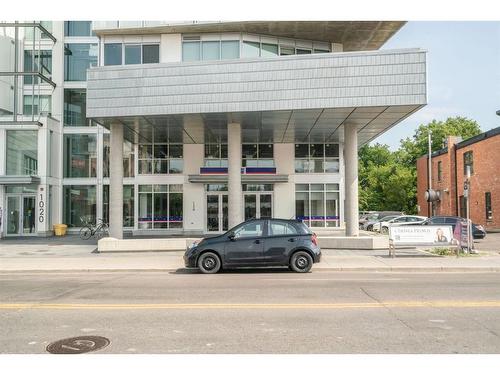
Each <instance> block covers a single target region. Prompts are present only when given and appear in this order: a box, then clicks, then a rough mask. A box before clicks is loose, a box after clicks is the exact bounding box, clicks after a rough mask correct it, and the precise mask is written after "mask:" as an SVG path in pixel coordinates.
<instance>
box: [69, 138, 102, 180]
mask: <svg viewBox="0 0 500 375" xmlns="http://www.w3.org/2000/svg"><path fill="white" fill-rule="evenodd" d="M96 176H97V141H96V135H94V134H64V177H71V178H82V177H96Z"/></svg>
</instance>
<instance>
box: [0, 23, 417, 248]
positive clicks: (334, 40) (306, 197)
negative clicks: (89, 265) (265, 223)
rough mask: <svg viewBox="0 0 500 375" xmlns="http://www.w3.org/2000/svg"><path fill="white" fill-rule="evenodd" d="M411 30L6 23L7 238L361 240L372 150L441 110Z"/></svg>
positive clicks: (2, 108) (1, 184)
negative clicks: (286, 232) (433, 108)
mask: <svg viewBox="0 0 500 375" xmlns="http://www.w3.org/2000/svg"><path fill="white" fill-rule="evenodd" d="M403 24H404V23H402V22H338V21H337V22H326V21H325V22H323V21H322V22H291V21H283V22H281V21H280V22H269V21H266V22H206V23H198V22H192V23H169V22H143V21H141V22H131V21H127V22H101V21H97V22H91V21H88V22H86V21H66V22H44V21H35V22H25V23H21V22H20V23H13V24H0V52H1V55H2V56H6V58H5V59H4V58H2V60H1V61H0V71H1V72H2V74H1V75H0V150H1V152H0V212H1V214H0V218H1V225H0V236H27V235H39V236H40V235H51V234H52V226H53V224H57V223H64V224H67V225H68V226H69V228H70V230H77V229H78V228H79V227H81V226H82V224H83V223H85V222H95V221H96V219H97V218H103V219H104V220H106V221H109V223H110V225H111V235H112V236H114V237H117V238H121V236H122V235H123V232H124V231H129V232H132V233H133V234H151V235H153V234H160V235H169V234H189V235H192V234H203V233H216V232H222V231H225V230H227V229H228V228H229V227H231V226H233V225H235V224H237V223H239V222H241V221H243V220H245V219H248V218H260V217H270V216H273V217H282V218H293V217H295V218H299V219H302V220H304V221H305V222H306V223H307V224H308V225H310V226H311V227H313V228H315V229H316V230H320V229H321V228H323V229H324V230H328V229H331V230H334V229H336V228H339V229H345V230H346V233H347V234H348V235H357V226H358V224H357V211H358V204H357V198H358V197H357V195H358V192H357V149H358V147H360V146H361V145H363V144H365V143H367V142H369V141H370V140H372V139H374V138H375V137H377V136H378V135H379V134H381V133H382V132H384V131H386V130H387V129H389V128H390V127H392V126H394V125H395V124H397V123H398V122H400V121H401V120H403V119H404V118H406V117H407V116H409V115H411V114H412V113H413V112H415V111H417V110H418V109H420V108H421V107H422V106H424V105H425V104H426V101H427V95H426V53H425V51H422V50H419V49H408V50H379V48H380V47H381V46H382V45H383V44H384V43H385V42H386V41H387V40H388V39H389V38H390V37H391V36H392V35H394V33H396V32H397V31H398V30H399V29H400V28H401V27H402V25H403Z"/></svg>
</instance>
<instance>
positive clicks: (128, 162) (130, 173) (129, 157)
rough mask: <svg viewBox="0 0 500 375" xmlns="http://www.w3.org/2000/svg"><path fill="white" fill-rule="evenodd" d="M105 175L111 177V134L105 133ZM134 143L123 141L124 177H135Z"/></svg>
mask: <svg viewBox="0 0 500 375" xmlns="http://www.w3.org/2000/svg"><path fill="white" fill-rule="evenodd" d="M103 144H104V147H103V173H102V175H103V177H109V151H110V149H109V134H103ZM134 160H135V153H134V145H133V144H132V143H130V142H129V141H127V140H124V141H123V177H134V174H135V173H134V170H135V165H134Z"/></svg>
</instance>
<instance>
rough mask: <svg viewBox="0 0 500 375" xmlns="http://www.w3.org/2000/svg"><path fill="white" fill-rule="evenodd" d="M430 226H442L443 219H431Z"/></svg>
mask: <svg viewBox="0 0 500 375" xmlns="http://www.w3.org/2000/svg"><path fill="white" fill-rule="evenodd" d="M431 223H432V224H444V218H443V217H436V218H434V219H431Z"/></svg>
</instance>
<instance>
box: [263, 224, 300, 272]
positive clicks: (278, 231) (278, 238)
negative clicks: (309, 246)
mask: <svg viewBox="0 0 500 375" xmlns="http://www.w3.org/2000/svg"><path fill="white" fill-rule="evenodd" d="M299 237H300V234H299V233H298V231H297V228H295V227H294V226H293V225H292V224H290V223H287V222H285V221H276V220H269V221H268V224H267V236H266V238H265V240H264V262H266V264H287V263H288V256H289V254H290V251H291V250H293V249H294V248H295V247H296V246H297V244H298V242H299V239H300V238H299Z"/></svg>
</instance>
